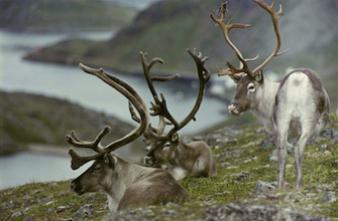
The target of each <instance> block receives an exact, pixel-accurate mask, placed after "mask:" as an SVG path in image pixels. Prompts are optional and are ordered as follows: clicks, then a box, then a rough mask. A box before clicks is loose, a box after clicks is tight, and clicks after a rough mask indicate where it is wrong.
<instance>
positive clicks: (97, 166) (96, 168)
mask: <svg viewBox="0 0 338 221" xmlns="http://www.w3.org/2000/svg"><path fill="white" fill-rule="evenodd" d="M101 168H102V167H101V165H100V164H96V165H95V167H94V170H95V171H99V170H101Z"/></svg>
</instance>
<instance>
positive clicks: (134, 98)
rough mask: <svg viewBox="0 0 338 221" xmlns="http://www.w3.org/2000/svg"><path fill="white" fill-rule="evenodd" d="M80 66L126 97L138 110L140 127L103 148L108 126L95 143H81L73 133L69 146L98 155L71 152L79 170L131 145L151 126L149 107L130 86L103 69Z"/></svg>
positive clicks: (74, 166)
mask: <svg viewBox="0 0 338 221" xmlns="http://www.w3.org/2000/svg"><path fill="white" fill-rule="evenodd" d="M79 66H80V68H81V69H82V70H83V71H84V72H86V73H88V74H91V75H95V76H96V77H98V78H100V79H101V80H102V81H104V82H105V83H107V84H108V85H110V86H111V87H113V88H114V89H116V90H117V91H118V92H120V93H121V94H122V95H123V96H125V97H126V98H127V99H128V100H129V102H130V103H131V104H132V105H133V106H134V107H135V109H136V110H137V112H138V114H139V119H140V122H139V126H138V127H136V128H135V129H134V130H132V131H131V132H129V133H128V134H127V135H125V136H124V137H122V138H120V139H118V140H116V141H113V142H111V143H110V144H108V145H106V146H102V145H101V144H100V141H101V140H102V138H103V137H104V136H105V135H107V134H108V133H109V131H110V128H109V127H108V126H106V127H105V128H104V129H103V130H102V131H101V132H99V134H98V135H97V136H96V138H95V139H94V141H80V139H79V138H77V137H76V135H75V132H72V133H71V134H70V135H68V136H67V142H68V143H69V144H71V145H73V146H75V147H81V148H90V149H93V150H94V151H95V152H97V154H95V155H93V156H88V157H81V156H79V155H78V154H76V152H75V151H73V150H70V151H69V154H70V155H71V157H72V164H71V167H72V169H77V168H79V167H81V166H82V165H83V164H85V163H87V162H88V161H91V160H94V159H97V158H99V157H101V156H103V155H104V154H107V153H109V152H111V151H114V150H116V149H118V148H120V147H122V146H123V145H125V144H127V143H130V142H131V141H133V140H135V139H136V138H138V137H139V136H141V135H142V133H143V132H144V131H145V130H146V128H147V126H148V124H149V118H148V112H147V107H146V105H145V104H144V101H143V100H142V98H141V97H140V96H139V95H138V93H137V92H136V91H135V90H134V89H133V88H132V87H131V86H130V85H128V84H127V83H126V82H124V81H122V80H120V79H118V78H117V77H115V76H113V75H109V74H108V73H106V72H105V71H104V70H103V69H102V68H99V69H95V68H91V67H88V66H86V65H84V64H81V63H80V65H79Z"/></svg>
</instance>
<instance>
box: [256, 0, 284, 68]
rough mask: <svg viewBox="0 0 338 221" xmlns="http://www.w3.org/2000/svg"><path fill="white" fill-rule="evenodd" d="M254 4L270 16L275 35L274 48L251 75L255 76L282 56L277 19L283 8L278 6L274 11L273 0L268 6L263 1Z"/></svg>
mask: <svg viewBox="0 0 338 221" xmlns="http://www.w3.org/2000/svg"><path fill="white" fill-rule="evenodd" d="M254 1H255V3H256V4H258V5H259V6H260V7H261V8H262V9H264V10H265V11H266V12H268V13H269V14H270V16H271V20H272V24H273V29H274V32H275V35H276V46H275V48H274V50H273V51H272V53H271V54H270V55H269V56H268V57H267V58H266V59H265V60H264V61H263V63H261V64H260V65H258V66H257V67H256V68H255V69H254V71H253V73H254V74H257V73H258V72H259V71H260V70H261V69H262V68H263V67H264V66H265V65H266V64H268V63H269V62H270V61H271V59H273V58H274V57H276V56H278V55H280V54H282V53H280V48H281V45H282V41H281V34H280V29H279V19H280V17H281V16H282V15H283V7H282V5H280V7H279V10H278V11H275V10H274V5H275V0H273V1H272V3H271V4H270V5H268V4H267V3H266V2H265V1H264V0H254Z"/></svg>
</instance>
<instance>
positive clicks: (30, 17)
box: [0, 0, 136, 32]
mask: <svg viewBox="0 0 338 221" xmlns="http://www.w3.org/2000/svg"><path fill="white" fill-rule="evenodd" d="M135 13H136V8H135V7H133V6H126V5H121V4H119V3H114V2H110V1H100V0H97V1H92V0H57V1H54V0H1V1H0V28H5V29H9V30H14V31H40V32H42V31H52V32H59V31H77V30H88V29H91V30H92V29H100V28H105V29H107V28H111V29H113V28H116V27H121V26H123V25H126V24H128V23H129V22H130V21H131V19H132V18H133V17H134V15H135Z"/></svg>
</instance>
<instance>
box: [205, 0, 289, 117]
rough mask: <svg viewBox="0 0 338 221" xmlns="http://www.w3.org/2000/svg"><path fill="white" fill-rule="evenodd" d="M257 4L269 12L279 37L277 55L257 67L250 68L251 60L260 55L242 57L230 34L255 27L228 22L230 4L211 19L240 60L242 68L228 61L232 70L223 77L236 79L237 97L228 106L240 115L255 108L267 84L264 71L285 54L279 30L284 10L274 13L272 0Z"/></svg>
mask: <svg viewBox="0 0 338 221" xmlns="http://www.w3.org/2000/svg"><path fill="white" fill-rule="evenodd" d="M254 2H255V3H256V4H257V5H258V6H260V7H261V8H262V9H264V10H265V11H266V12H267V13H269V14H270V16H271V19H272V23H273V28H274V31H275V35H276V47H275V48H274V50H273V52H272V53H271V54H270V55H269V56H268V57H267V58H266V59H265V60H264V61H263V62H262V63H261V64H260V65H258V66H257V67H256V68H253V69H252V68H250V67H249V65H248V62H249V61H254V60H257V59H258V56H256V57H254V58H249V59H246V58H244V56H243V55H242V53H241V51H240V50H239V49H238V47H237V46H236V45H235V44H234V43H233V42H232V40H231V39H230V37H229V33H230V32H231V31H232V30H233V29H245V28H249V27H251V25H249V24H240V23H228V22H227V23H225V17H226V13H227V2H224V3H222V4H221V6H220V7H219V9H218V13H217V15H215V14H211V15H210V17H211V19H212V20H213V21H214V22H215V24H217V25H218V26H219V27H220V29H221V31H222V32H223V36H224V39H225V41H226V43H227V44H228V45H229V46H230V48H231V49H232V50H233V51H234V52H235V54H236V57H237V58H238V60H239V62H240V67H239V68H237V67H235V66H234V65H232V64H231V63H229V62H227V66H228V68H226V69H223V70H221V71H220V73H219V75H220V76H222V75H227V76H229V77H230V78H231V79H233V80H234V81H235V83H236V85H237V87H236V92H235V97H234V100H233V102H232V104H231V105H230V106H229V107H228V109H229V112H230V113H231V114H235V115H239V114H240V113H242V112H244V111H246V110H248V109H250V108H254V106H255V104H256V101H255V98H256V94H257V93H258V91H259V90H260V87H262V86H263V84H264V76H263V72H262V69H263V67H265V65H266V64H268V63H269V62H270V61H271V60H272V59H273V58H274V57H276V56H278V55H280V54H281V52H280V48H281V37H280V31H279V19H280V17H281V16H282V15H283V9H282V7H281V6H280V9H279V11H277V12H276V11H275V10H274V5H275V0H272V3H271V4H270V5H268V4H267V3H266V2H264V1H263V0H254Z"/></svg>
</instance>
